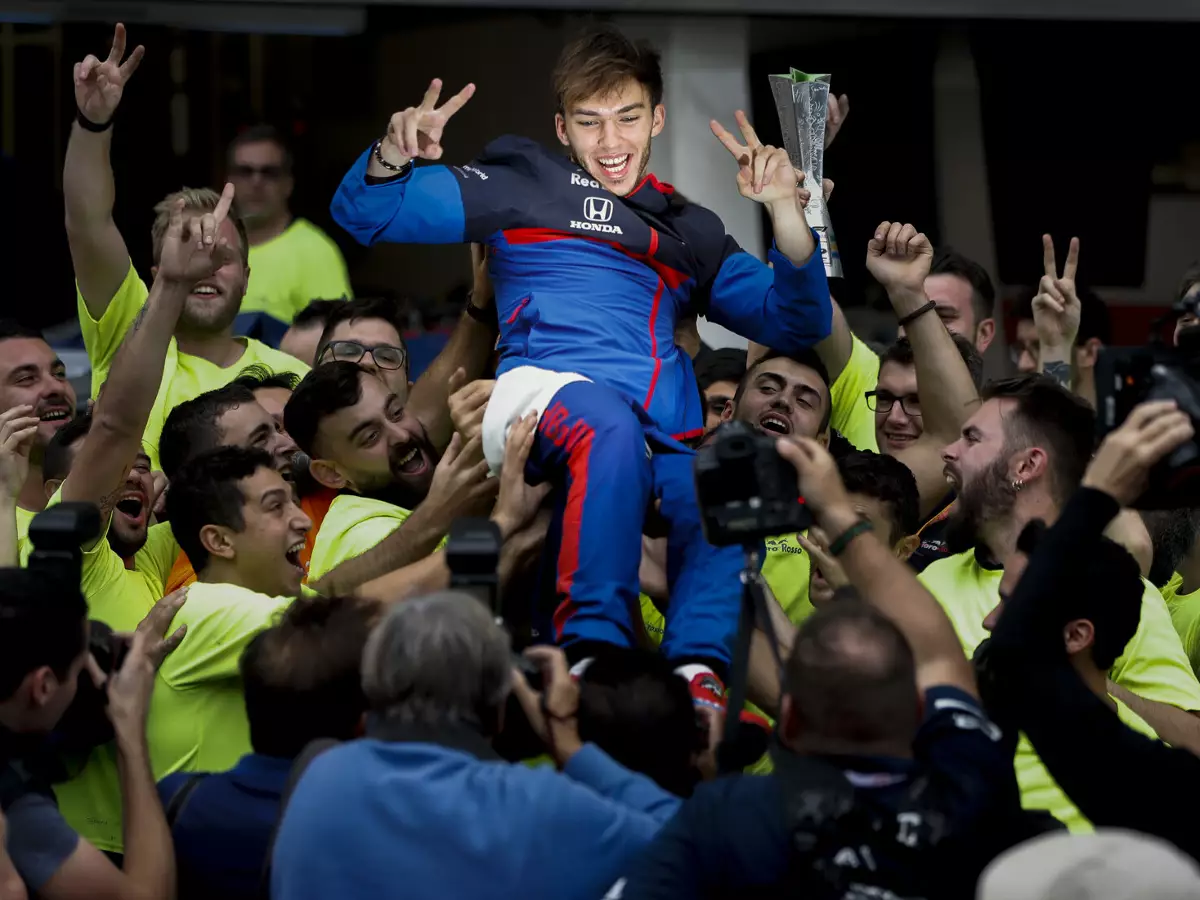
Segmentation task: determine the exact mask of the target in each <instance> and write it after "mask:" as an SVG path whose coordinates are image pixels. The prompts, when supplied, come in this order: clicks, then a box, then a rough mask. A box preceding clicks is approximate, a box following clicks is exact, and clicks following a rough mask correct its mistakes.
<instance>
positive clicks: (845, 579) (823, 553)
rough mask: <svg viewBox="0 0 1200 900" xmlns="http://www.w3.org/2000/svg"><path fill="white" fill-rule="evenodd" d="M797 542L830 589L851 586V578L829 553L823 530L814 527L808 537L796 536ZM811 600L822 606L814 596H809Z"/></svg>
mask: <svg viewBox="0 0 1200 900" xmlns="http://www.w3.org/2000/svg"><path fill="white" fill-rule="evenodd" d="M796 541H797V543H799V544H800V546H801V547H802V548H804V552H805V553H807V554H808V555H809V556H810V557H811V558H812V564H813V565H814V566H815V567H816V568H817V569H819V570H820V572H821V577H822V578H824V579H825V583H826V584H828V585H829V587H830V588H832V589H833V590H835V591H836V590H837V589H838V588H843V587H846V586H847V585H848V584H850V577H849V576H848V575H847V574H846V570H845V569H843V568H842V564H841V563H840V562H838V561H837V559H836V558H835V557H834V555H833V554H832V553H830V552H829V538H828V537H827V536H826V535H825V532H824V531H823V530H822V529H820V528H818V527H817V526H815V525H814V526H813V527H812V528H810V529H809V530H808V536H807V537H806V536H805V535H803V534H798V535H796ZM809 599H810V600H812V602H813V605H814V606H819V605H820V602H819V601H818V600H817V599H816V597H815V596H814V595H812V594H809Z"/></svg>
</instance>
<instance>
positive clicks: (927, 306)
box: [899, 300, 937, 328]
mask: <svg viewBox="0 0 1200 900" xmlns="http://www.w3.org/2000/svg"><path fill="white" fill-rule="evenodd" d="M931 309H937V304H936V303H934V302H933V301H932V300H930V301H929V302H928V303H926V304H925V305H924V306H922V307H921V308H920V309H918V310H917V311H916V312H910V313H909V314H908V315H907V316H905V317H904V318H903V319H901V320H900V323H899V324H900V327H901V328H903V327H904V326H905V325H907V324H908V323H909V322H912V321H913V320H914V319H917V318H919V317H921V316H923V315H925V313H927V312H929V311H930V310H931Z"/></svg>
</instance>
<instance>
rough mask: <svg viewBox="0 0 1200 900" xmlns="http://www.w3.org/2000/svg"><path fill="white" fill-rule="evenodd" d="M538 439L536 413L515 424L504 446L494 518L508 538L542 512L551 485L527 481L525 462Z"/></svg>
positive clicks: (501, 531)
mask: <svg viewBox="0 0 1200 900" xmlns="http://www.w3.org/2000/svg"><path fill="white" fill-rule="evenodd" d="M536 437H537V413H530V414H529V415H527V416H526V417H525V418H523V419H521V420H520V421H519V422H514V423H513V425H512V427H511V428H510V429H509V432H508V441H507V443H505V445H504V468H503V469H502V470H501V472H500V479H499V480H500V497H499V499H497V500H496V511H495V512H494V513H493V514H492V519H493V520H494V521H495V522H496V524H497V525H499V526H500V533H501V534H502V535H504V537H505V539H507V538H508V536H509V535H511V534H514V533H515V532H517V531H519V530H521V529H522V528H524V527H525V526H526V525H527V524H529V522H530V521H531V520H532V519H533V518H534V516H535V515H537V512H538V510H539V509H541V506H542V501H543V500H545V499H546V495H547V494H549V493H550V487H551V486H550V484H549V483H543V484H537V485H533V484H530V483H529V482H527V481H526V480H525V463H526V462H527V461H528V460H529V453H530V451H531V450H532V449H533V442H534V440H535V439H536Z"/></svg>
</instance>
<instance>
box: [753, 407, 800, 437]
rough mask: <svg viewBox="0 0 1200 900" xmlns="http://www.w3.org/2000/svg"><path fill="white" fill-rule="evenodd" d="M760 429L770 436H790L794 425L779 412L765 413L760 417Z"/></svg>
mask: <svg viewBox="0 0 1200 900" xmlns="http://www.w3.org/2000/svg"><path fill="white" fill-rule="evenodd" d="M758 428H759V430H760V431H764V432H767V433H769V434H782V435H788V434H791V433H792V423H791V421H790V420H789V419H788V418H787V417H786V416H784V415H781V414H780V413H777V412H769V413H764V414H763V415H762V416H760V417H759V420H758Z"/></svg>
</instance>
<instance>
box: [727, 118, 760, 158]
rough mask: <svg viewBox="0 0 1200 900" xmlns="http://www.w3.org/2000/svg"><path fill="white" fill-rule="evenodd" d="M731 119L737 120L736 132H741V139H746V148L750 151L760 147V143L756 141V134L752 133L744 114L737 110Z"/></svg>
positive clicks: (752, 128)
mask: <svg viewBox="0 0 1200 900" xmlns="http://www.w3.org/2000/svg"><path fill="white" fill-rule="evenodd" d="M733 117H734V119H736V120H737V124H738V130H739V131H741V133H742V137H743V138H745V139H746V146H747V147H749V148H750V149H752V150H753V149H755V148H756V147H761V146H762V141H760V140H759V139H758V134H757V133H756V132H755V131H754V126H752V125H751V124H750V120H749V119H747V118H746V114H745V113H744V112H743V111H742V110H740V109H739V110H738V111H737V112H735V113H734V114H733Z"/></svg>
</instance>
